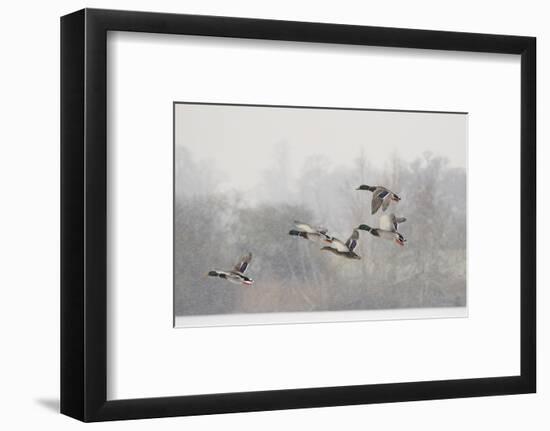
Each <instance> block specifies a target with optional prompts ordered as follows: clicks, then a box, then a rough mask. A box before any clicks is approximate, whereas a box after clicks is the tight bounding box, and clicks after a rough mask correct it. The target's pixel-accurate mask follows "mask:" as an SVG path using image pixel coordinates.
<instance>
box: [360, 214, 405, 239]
mask: <svg viewBox="0 0 550 431" xmlns="http://www.w3.org/2000/svg"><path fill="white" fill-rule="evenodd" d="M406 220H407V219H406V218H405V217H396V216H395V214H389V215H388V216H382V217H381V218H380V228H373V227H370V226H369V225H367V224H362V225H359V226H358V227H357V229H359V230H365V231H367V232H369V233H370V234H371V235H373V236H376V237H378V238H382V239H387V240H390V241H395V243H396V244H397V245H400V246H402V247H403V246H404V245H405V243H406V242H407V240H406V239H405V237H404V236H403V235H401V234H400V233H399V232H398V231H397V227H398V225H399V223H403V222H404V221H406Z"/></svg>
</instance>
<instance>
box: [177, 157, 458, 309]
mask: <svg viewBox="0 0 550 431" xmlns="http://www.w3.org/2000/svg"><path fill="white" fill-rule="evenodd" d="M287 158H288V150H287V149H286V147H285V146H281V150H280V153H279V154H278V155H277V157H275V158H274V162H273V167H272V169H270V170H268V171H266V172H265V175H264V179H263V183H262V184H260V185H259V186H258V187H260V188H261V189H262V191H265V194H266V195H265V199H262V203H261V204H258V203H250V202H249V201H248V200H247V196H246V195H243V194H241V193H238V192H230V193H227V192H226V193H221V192H219V190H218V184H219V183H220V181H221V180H222V179H221V178H220V177H219V175H220V174H218V173H217V172H216V171H215V169H213V168H212V167H211V166H210V165H209V164H208V163H205V162H197V161H195V160H193V157H192V155H191V153H190V152H189V150H187V149H185V148H183V147H179V148H177V153H176V199H175V209H174V210H175V232H174V235H175V268H174V270H175V309H176V314H177V315H192V314H195V315H200V314H219V313H244V312H274V311H287V312H288V311H308V310H311V311H322V310H351V309H387V308H405V307H446V306H464V305H465V303H466V172H465V170H464V169H462V168H452V167H449V166H448V163H447V161H446V159H444V158H441V157H438V156H436V155H433V154H430V153H426V154H424V155H423V156H422V157H420V158H418V159H417V160H415V161H414V162H411V163H408V162H404V161H402V160H400V159H399V158H398V157H397V156H394V157H393V158H392V160H391V161H390V162H388V163H385V164H384V166H375V165H374V164H373V163H372V162H371V161H370V160H369V158H368V155H367V154H364V153H361V154H358V156H357V157H356V158H355V160H353V165H351V164H350V166H332V164H331V162H330V160H328V159H326V158H324V157H322V156H312V157H310V158H309V159H307V160H306V162H305V163H304V165H303V166H302V169H301V172H300V175H299V176H298V177H297V179H295V180H293V179H291V178H289V177H290V175H289V173H288V169H287V166H288V163H287ZM359 184H370V185H384V186H386V187H388V188H389V189H391V190H393V191H395V192H396V193H398V194H399V195H400V196H401V197H402V201H401V202H399V203H398V204H391V205H390V208H389V209H388V212H395V214H396V215H398V216H405V217H407V222H405V223H403V224H401V225H400V226H399V230H400V232H401V233H402V234H403V235H404V236H405V238H406V239H407V243H406V246H405V247H398V246H397V245H396V244H395V243H393V242H390V241H384V240H380V239H378V238H375V237H372V236H371V235H370V234H368V233H367V232H361V239H360V241H359V245H358V246H357V249H356V252H357V253H358V254H359V255H360V256H362V259H361V260H359V261H352V260H347V259H343V258H340V257H338V256H334V255H332V254H330V253H326V252H321V251H320V250H319V249H320V246H319V245H318V244H315V243H312V242H310V241H306V240H303V239H301V238H297V237H291V236H289V235H288V231H289V230H290V229H292V228H293V223H292V222H293V221H294V220H300V221H304V222H306V223H311V224H314V225H322V226H324V227H326V228H328V229H329V234H332V235H334V236H336V237H337V238H339V239H341V240H344V241H345V240H346V239H347V238H348V237H349V235H350V234H351V233H352V230H353V228H354V227H356V226H358V225H359V224H361V223H367V224H369V225H371V226H375V227H377V226H378V218H379V216H380V215H381V211H380V212H379V213H378V214H376V215H374V216H373V215H371V214H370V202H371V197H372V194H371V193H368V192H362V191H356V190H355V189H356V187H357V186H358V185H359ZM248 251H251V252H252V253H253V259H252V263H251V266H250V268H249V270H248V272H247V275H248V276H250V277H251V278H252V279H254V280H255V283H254V285H253V286H248V287H247V286H241V285H234V284H230V283H227V282H224V281H223V280H220V279H212V278H211V277H206V275H205V274H206V273H207V272H208V271H209V270H210V269H213V268H217V269H231V268H232V267H233V266H234V265H235V264H236V263H237V260H238V259H239V256H241V255H242V254H244V253H247V252H248Z"/></svg>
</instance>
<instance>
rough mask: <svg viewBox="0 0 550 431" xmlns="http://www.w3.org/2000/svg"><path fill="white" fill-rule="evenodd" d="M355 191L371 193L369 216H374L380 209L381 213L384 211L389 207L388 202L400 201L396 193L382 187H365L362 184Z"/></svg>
mask: <svg viewBox="0 0 550 431" xmlns="http://www.w3.org/2000/svg"><path fill="white" fill-rule="evenodd" d="M356 190H368V191H369V192H372V202H371V214H375V213H376V211H378V209H379V208H380V207H382V211H386V210H387V209H388V207H389V206H390V202H392V201H393V202H399V201H400V200H401V198H400V197H399V196H398V195H397V194H396V193H394V192H392V191H391V190H389V189H387V188H386V187H382V186H367V185H366V184H363V185H361V186H359V187H357V189H356Z"/></svg>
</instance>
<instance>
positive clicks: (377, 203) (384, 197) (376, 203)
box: [371, 189, 390, 214]
mask: <svg viewBox="0 0 550 431" xmlns="http://www.w3.org/2000/svg"><path fill="white" fill-rule="evenodd" d="M389 197H390V192H389V191H388V190H385V189H381V190H378V191H375V192H374V193H373V195H372V203H371V214H375V213H376V211H378V209H379V208H380V207H381V206H382V205H384V206H385V207H384V206H382V210H384V211H385V210H386V209H387V208H388V205H389V201H390V199H389Z"/></svg>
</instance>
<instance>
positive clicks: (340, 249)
mask: <svg viewBox="0 0 550 431" xmlns="http://www.w3.org/2000/svg"><path fill="white" fill-rule="evenodd" d="M358 240H359V231H358V230H357V229H354V230H353V233H352V234H351V236H350V237H349V238H348V240H347V241H346V242H345V243H344V242H342V241H340V240H339V239H338V238H332V242H331V244H330V245H329V246H325V247H323V248H321V250H324V251H330V252H331V253H334V254H335V255H337V256H342V257H345V258H348V259H361V256H359V255H358V254H357V253H355V251H354V250H355V247H357V241H358Z"/></svg>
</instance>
